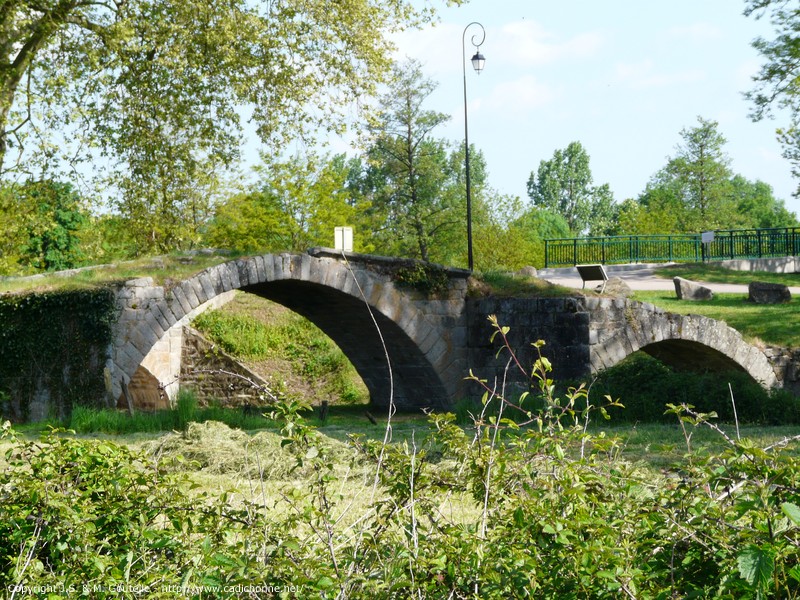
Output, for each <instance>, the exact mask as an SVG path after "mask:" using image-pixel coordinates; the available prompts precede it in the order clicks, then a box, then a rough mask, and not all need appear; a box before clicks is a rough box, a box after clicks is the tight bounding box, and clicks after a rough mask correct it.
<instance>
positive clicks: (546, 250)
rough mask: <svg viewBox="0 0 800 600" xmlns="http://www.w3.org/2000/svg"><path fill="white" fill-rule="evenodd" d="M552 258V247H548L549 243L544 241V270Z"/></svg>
mask: <svg viewBox="0 0 800 600" xmlns="http://www.w3.org/2000/svg"><path fill="white" fill-rule="evenodd" d="M549 258H550V247H549V246H548V241H547V240H545V241H544V268H545V269H546V268H547V266H548V264H547V261H548V259H549Z"/></svg>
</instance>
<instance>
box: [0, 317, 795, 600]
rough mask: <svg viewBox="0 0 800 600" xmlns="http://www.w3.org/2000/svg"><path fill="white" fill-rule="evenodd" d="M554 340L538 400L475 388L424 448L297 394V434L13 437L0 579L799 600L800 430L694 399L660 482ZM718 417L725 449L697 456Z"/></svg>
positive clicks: (673, 412) (541, 364) (311, 593)
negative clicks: (676, 460) (614, 434)
mask: <svg viewBox="0 0 800 600" xmlns="http://www.w3.org/2000/svg"><path fill="white" fill-rule="evenodd" d="M493 326H494V327H495V334H494V336H493V337H494V339H495V340H496V341H498V342H499V346H500V351H501V352H503V353H513V352H514V350H513V349H512V348H511V347H510V346H509V345H508V342H507V338H506V333H507V332H508V330H507V329H506V328H503V327H500V326H499V325H498V324H497V323H496V321H494V323H493ZM535 346H536V348H537V350H538V351H539V352H540V353H542V354H539V357H538V359H537V360H536V361H535V363H534V364H533V365H532V367H530V368H527V367H523V366H522V365H519V363H518V362H516V363H515V361H511V362H509V364H517V365H519V368H520V369H521V370H522V371H524V372H523V373H522V375H524V376H525V378H526V379H528V380H530V381H532V382H533V384H534V385H533V389H532V390H531V391H530V393H527V394H522V395H521V396H520V397H509V396H507V395H506V393H505V390H504V389H502V388H501V389H493V388H489V387H488V386H487V384H486V382H485V381H480V380H479V379H477V378H475V377H470V379H471V380H472V382H473V383H474V384H475V385H477V386H479V388H480V389H483V390H484V391H485V394H484V396H483V398H482V401H481V403H480V406H475V407H473V408H475V413H474V419H473V420H472V422H471V424H470V427H469V428H463V427H460V426H458V425H456V424H455V417H454V415H436V414H434V415H431V417H430V424H431V434H430V435H428V436H427V437H424V438H423V437H422V436H420V437H415V436H413V435H412V436H411V438H410V439H407V440H406V441H404V442H397V443H387V442H386V441H384V442H380V441H370V440H367V439H364V438H362V437H357V436H353V437H352V438H351V440H352V448H347V447H346V446H345V445H344V444H342V443H339V442H332V441H331V440H330V439H328V438H326V437H325V436H323V435H322V434H321V433H320V432H319V431H318V430H316V429H315V428H314V427H312V426H310V425H309V424H308V422H307V421H306V420H305V419H304V418H303V417H302V413H303V412H304V411H307V410H308V406H307V405H305V404H303V403H301V402H297V401H295V400H292V399H287V400H285V401H283V402H278V403H276V404H275V405H274V407H273V412H272V414H271V418H272V419H274V420H275V422H277V423H280V426H281V431H280V435H277V434H274V433H268V434H264V435H261V434H259V435H260V436H261V437H260V438H259V437H258V436H255V437H251V436H248V435H247V434H244V433H242V432H237V431H231V430H230V429H228V428H227V427H224V426H222V425H220V424H217V423H208V424H206V425H190V426H189V427H188V428H187V430H186V431H185V432H182V433H174V434H172V435H170V436H169V437H168V438H165V440H164V441H163V443H162V444H161V445H159V446H157V447H158V448H160V450H155V451H154V453H153V455H152V456H143V455H141V454H136V453H132V452H130V451H128V450H125V449H123V448H120V447H118V446H117V445H115V444H113V443H109V442H104V441H101V442H98V441H91V440H82V439H72V438H69V437H66V436H65V435H64V434H63V433H58V432H51V433H48V434H46V435H45V436H44V437H43V438H42V439H41V440H39V441H38V442H31V441H26V440H21V439H16V438H14V436H13V433H12V432H11V430H10V427H9V426H8V425H6V426H4V433H3V437H6V438H10V447H11V450H10V452H9V455H8V457H9V458H8V466H7V467H5V468H4V469H3V470H2V471H1V472H0V585H2V586H4V589H9V588H8V587H6V586H9V585H12V586H13V585H17V584H21V583H24V584H25V585H28V586H33V585H45V584H48V583H52V581H53V579H55V580H56V581H57V582H58V583H59V585H63V586H71V585H75V586H78V587H79V588H80V586H82V585H87V584H88V585H92V584H97V585H98V586H99V585H105V586H109V585H117V584H118V585H124V584H127V585H136V586H139V588H141V587H142V586H153V589H154V590H155V592H156V593H155V594H150V595H151V596H158V591H159V590H163V589H164V588H163V587H156V586H164V585H181V584H183V585H189V586H193V585H197V586H200V585H202V586H207V587H206V591H205V592H204V593H203V597H215V598H216V597H242V598H245V597H254V595H253V594H250V593H249V592H247V591H242V592H241V593H239V592H235V591H228V592H226V591H225V589H226V588H224V587H223V586H236V585H251V586H252V585H256V584H261V583H263V584H267V585H271V586H278V587H281V586H292V590H293V591H286V588H284V595H287V596H290V597H313V598H334V597H339V598H489V599H506V598H531V597H534V598H598V599H599V598H608V599H616V598H665V599H666V598H676V597H680V598H688V597H692V598H709V597H720V598H776V599H777V598H781V599H782V598H797V597H800V566H798V565H800V459H799V458H798V457H797V455H796V450H797V446H798V442H800V436H796V437H794V438H789V439H786V440H783V441H782V442H780V443H778V444H773V445H772V446H769V447H766V448H760V447H757V446H756V445H755V444H754V443H752V442H750V441H748V440H745V439H742V440H739V439H732V438H731V437H729V436H728V435H727V434H725V433H724V432H723V431H722V430H721V429H719V428H718V427H717V426H716V425H714V423H713V420H712V419H713V417H714V415H713V414H707V413H702V412H699V411H698V410H697V409H694V408H692V407H691V406H688V405H686V404H679V403H675V404H671V405H668V406H667V409H668V411H669V413H670V416H671V417H672V418H673V419H675V420H676V421H677V422H678V424H679V425H680V427H681V430H682V431H683V434H684V439H685V441H686V447H687V454H686V457H685V460H684V462H683V463H682V464H680V465H679V466H677V467H676V468H675V469H667V470H665V471H663V472H662V471H655V472H654V471H650V470H648V469H646V468H645V467H643V466H640V465H637V464H630V463H627V462H626V461H624V460H622V459H621V458H620V452H619V450H620V447H619V446H620V444H619V441H618V440H615V439H613V438H609V437H607V436H606V435H604V434H603V433H599V434H593V433H590V431H591V430H593V429H594V428H589V427H588V425H589V423H590V422H591V421H594V420H598V419H605V418H607V417H608V416H609V411H612V410H616V409H617V408H619V406H618V403H617V402H614V401H613V400H611V399H610V398H605V399H604V400H602V401H601V402H600V403H595V402H593V401H592V399H591V397H594V396H595V394H594V392H593V393H592V394H589V392H588V391H587V390H586V389H585V388H583V387H578V388H573V389H568V390H567V391H565V392H564V393H558V392H557V388H556V386H555V384H554V382H553V380H552V379H551V365H550V362H549V361H548V359H547V358H546V356H544V354H543V352H544V349H543V342H536V344H535ZM590 396H591V397H590ZM700 427H704V428H705V427H710V428H711V429H713V430H714V431H715V432H716V433H717V434H718V435H720V436H721V439H723V440H724V443H725V445H726V448H725V450H723V451H722V452H719V453H713V454H712V453H709V452H703V453H695V452H693V451H692V437H693V435H694V433H695V431H697V428H700ZM390 433H391V431H390V429H389V428H388V427H387V439H388V438H389V436H390ZM256 438H258V439H256ZM254 447H258V448H260V450H261V451H263V452H264V455H263V457H262V459H259V460H256V461H252V457H254V456H257V455H258V454H257V452H255V453H253V454H251V452H252V451H253V449H254ZM354 450H355V451H356V452H357V453H358V455H356V454H354ZM787 450H788V451H787ZM279 453H282V454H283V455H284V456H285V459H282V460H280V461H279V462H277V463H275V464H268V463H267V464H264V463H262V462H261V460H264V461H266V460H269V459H272V460H276V459H275V457H276V456H277V455H278V454H279ZM181 457H183V459H182V458H181ZM181 460H188V461H190V462H193V461H196V462H198V463H200V464H201V465H202V466H203V468H205V469H209V470H211V471H214V472H226V473H229V472H233V473H242V474H243V475H246V476H256V477H258V478H260V479H261V483H262V485H261V486H260V487H261V490H262V492H260V493H258V494H255V495H251V496H249V497H248V496H244V495H240V494H238V493H236V492H225V493H220V494H202V493H194V492H193V495H192V496H191V497H189V496H188V494H187V492H186V488H187V487H188V486H189V485H190V484H189V483H188V482H185V481H184V482H181V481H179V480H177V479H175V478H173V477H172V476H171V475H170V474H169V473H168V471H170V470H172V469H173V468H174V466H175V464H176V463H180V462H181ZM365 462H366V463H367V464H368V465H370V466H371V468H370V469H369V470H366V471H365V470H364V469H363V468H362V466H363V463H365ZM164 467H168V468H167V469H166V471H167V473H165V469H164ZM273 468H274V469H275V473H274V475H275V478H274V479H271V476H272V472H271V470H272V469H273ZM32 474H34V475H35V476H33V477H32V476H31V475H32ZM289 477H295V478H297V479H296V480H287V478H289ZM267 480H270V481H269V486H267V485H265V484H266V481H267ZM254 483H255V484H256V485H255V486H251V489H252V487H259V486H258V481H257V480H256V481H255V482H254ZM356 486H357V487H356ZM245 487H246V486H245ZM267 487H270V488H275V489H276V490H277V498H279V500H275V501H271V500H268V499H267V497H266V496H264V495H263V490H264V489H266V488H267ZM346 487H350V488H354V487H355V488H356V489H355V494H356V495H358V496H360V497H359V500H360V501H361V502H362V504H359V505H358V506H355V507H354V504H355V503H354V501H353V500H352V498H349V499H345V498H344V497H343V495H342V490H343V489H344V488H346ZM454 506H459V507H460V508H459V509H458V510H453V507H454ZM80 589H82V588H80ZM227 589H228V590H231V589H233V588H227ZM63 595H66V594H63ZM88 595H89V596H92V595H93V596H94V597H110V595H109V594H103V593H95V594H88ZM195 595H196V594H195ZM122 596H123V597H127V598H133V597H136V596H135V594H134V593H132V592H131V593H123V594H122ZM115 597H116V596H115ZM162 597H168V596H167V595H166V594H164V593H162Z"/></svg>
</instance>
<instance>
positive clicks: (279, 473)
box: [146, 421, 355, 481]
mask: <svg viewBox="0 0 800 600" xmlns="http://www.w3.org/2000/svg"><path fill="white" fill-rule="evenodd" d="M282 440H283V437H282V436H281V435H280V434H279V433H276V432H273V431H261V432H259V433H257V434H255V435H249V434H247V433H245V432H244V431H242V430H240V429H232V428H230V427H228V426H227V425H225V424H224V423H220V422H219V421H206V422H204V423H189V425H188V426H187V428H186V430H185V431H183V432H180V433H179V432H174V433H170V434H168V435H166V436H164V437H163V438H161V439H160V440H158V441H156V442H153V443H151V444H149V445H148V447H147V448H146V449H147V451H148V452H149V453H150V454H151V455H152V456H153V457H154V458H155V460H156V461H157V462H158V464H159V466H160V467H161V468H164V469H166V470H168V471H188V470H200V471H204V472H206V473H209V474H217V475H237V476H241V477H245V478H249V479H255V478H263V479H268V480H273V481H277V480H286V479H294V478H303V477H307V476H309V475H310V472H309V468H308V467H307V466H305V465H298V460H297V459H298V458H300V457H299V456H298V454H297V452H296V451H295V450H294V449H293V447H292V446H291V445H288V446H283V447H282V446H281V441H282ZM316 445H317V446H319V447H320V450H325V451H327V452H328V453H329V455H331V458H332V461H333V463H334V464H336V465H337V466H338V465H342V467H346V466H347V465H349V464H351V463H352V462H353V459H354V458H355V450H354V449H353V448H351V447H350V446H349V444H347V443H345V442H340V441H337V440H334V439H331V438H329V437H326V436H323V435H320V436H319V437H318V439H317V441H316Z"/></svg>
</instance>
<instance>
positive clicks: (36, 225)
mask: <svg viewBox="0 0 800 600" xmlns="http://www.w3.org/2000/svg"><path fill="white" fill-rule="evenodd" d="M87 222H88V216H87V210H86V207H85V206H84V202H83V201H82V200H81V198H80V196H79V195H78V194H77V192H76V191H75V190H74V189H73V187H72V186H71V185H70V184H68V183H59V182H57V181H50V180H46V181H28V182H26V183H24V184H21V185H7V186H3V188H2V190H0V237H2V238H3V242H0V244H2V246H1V247H2V248H3V250H4V252H3V253H2V254H3V258H0V273H12V274H13V273H15V271H16V270H36V271H57V270H62V269H70V268H73V267H77V266H79V265H80V264H81V263H82V262H83V261H84V260H85V258H86V257H85V255H84V253H83V251H82V248H81V237H80V236H81V233H82V231H83V230H85V229H86V225H87Z"/></svg>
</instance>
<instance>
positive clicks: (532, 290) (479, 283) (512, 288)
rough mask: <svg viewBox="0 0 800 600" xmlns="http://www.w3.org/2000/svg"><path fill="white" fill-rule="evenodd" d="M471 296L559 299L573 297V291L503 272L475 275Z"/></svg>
mask: <svg viewBox="0 0 800 600" xmlns="http://www.w3.org/2000/svg"><path fill="white" fill-rule="evenodd" d="M469 293H470V295H473V296H487V295H492V296H502V297H507V298H513V297H517V298H522V297H531V296H533V297H545V298H549V297H561V296H574V295H575V290H573V289H571V288H567V287H562V286H560V285H555V284H552V283H550V282H548V281H545V280H543V279H538V278H536V277H522V276H519V275H515V274H514V273H508V272H505V271H487V272H485V273H476V275H475V279H474V281H473V284H472V286H471V287H470V291H469Z"/></svg>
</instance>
